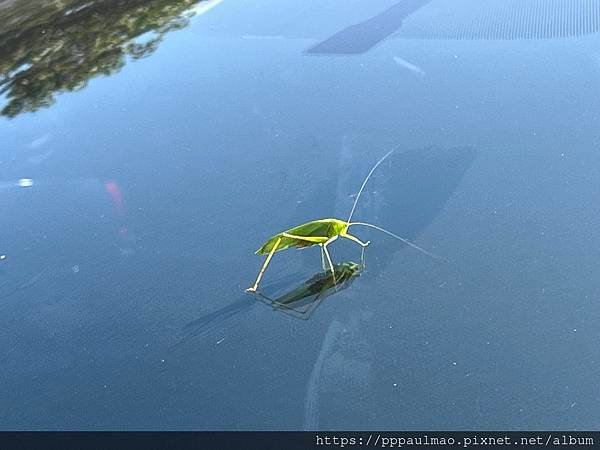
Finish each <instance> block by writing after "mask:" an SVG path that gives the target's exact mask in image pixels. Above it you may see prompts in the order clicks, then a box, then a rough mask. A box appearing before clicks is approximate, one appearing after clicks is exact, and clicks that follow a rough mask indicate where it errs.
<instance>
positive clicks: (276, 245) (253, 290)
mask: <svg viewBox="0 0 600 450" xmlns="http://www.w3.org/2000/svg"><path fill="white" fill-rule="evenodd" d="M280 243H281V238H279V239H277V242H275V245H274V246H273V248H272V249H271V251H270V252H269V255H268V256H267V259H266V260H265V263H264V264H263V266H262V268H261V269H260V272H259V273H258V277H256V281H255V282H254V286H252V287H249V288H248V289H246V292H256V290H257V289H258V283H260V279H261V278H262V276H263V274H264V273H265V270H267V266H268V265H269V263H270V262H271V258H273V254H275V251H277V247H279V244H280Z"/></svg>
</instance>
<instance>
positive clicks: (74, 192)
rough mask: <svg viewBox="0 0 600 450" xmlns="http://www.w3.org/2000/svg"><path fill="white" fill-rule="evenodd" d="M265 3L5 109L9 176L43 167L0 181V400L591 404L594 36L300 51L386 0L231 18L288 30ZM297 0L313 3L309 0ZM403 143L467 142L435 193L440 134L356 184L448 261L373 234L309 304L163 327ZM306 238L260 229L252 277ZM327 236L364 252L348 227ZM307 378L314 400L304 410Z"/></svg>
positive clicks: (85, 411)
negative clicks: (218, 322)
mask: <svg viewBox="0 0 600 450" xmlns="http://www.w3.org/2000/svg"><path fill="white" fill-rule="evenodd" d="M275 3H276V2H260V3H259V4H257V6H256V9H251V8H250V9H248V8H244V7H243V6H238V5H236V4H235V3H234V2H222V3H221V4H219V5H218V6H217V7H215V8H213V9H212V10H210V11H209V12H207V13H206V14H204V15H202V16H200V17H196V18H195V19H193V21H192V24H191V26H190V27H189V28H187V29H185V30H182V31H177V32H173V33H171V34H168V35H167V36H166V37H165V40H164V42H163V43H161V45H160V46H159V48H158V50H157V51H156V53H155V54H153V55H152V56H151V57H149V58H146V59H143V60H140V61H135V62H130V63H128V64H127V65H126V66H125V67H124V68H123V69H122V70H121V71H120V72H119V73H118V74H116V75H114V76H111V77H102V78H96V79H93V80H92V81H91V82H90V83H89V85H88V87H86V88H85V89H84V90H82V91H80V92H76V93H66V94H61V95H60V96H58V98H57V102H56V104H55V105H54V106H52V107H51V108H47V109H41V110H39V111H38V112H36V113H35V114H22V115H20V116H18V117H16V118H15V119H13V120H10V121H8V120H4V119H3V120H2V121H0V135H1V136H2V147H1V148H0V161H1V164H0V174H1V176H0V181H2V182H13V181H17V180H19V179H21V178H31V179H32V180H34V181H35V182H36V184H34V186H32V187H31V188H28V189H5V190H0V206H1V207H2V208H3V210H5V211H10V213H9V214H8V215H7V217H6V218H5V219H4V221H3V222H2V223H1V224H0V228H1V231H2V232H1V233H0V235H1V236H2V237H1V238H0V254H6V255H7V258H6V260H5V261H3V262H2V267H0V269H1V270H2V272H0V285H1V286H2V287H3V289H4V291H5V292H11V294H10V295H8V296H5V297H3V298H2V303H1V304H0V310H1V311H2V314H0V330H2V332H1V334H0V348H1V349H3V350H0V352H1V353H0V360H2V361H3V364H4V366H5V367H6V372H5V373H8V377H7V379H6V380H5V381H4V385H5V386H6V387H7V389H6V390H5V392H7V393H8V394H7V395H8V398H7V399H5V401H6V403H5V404H7V405H8V409H6V411H11V413H10V415H8V414H4V415H3V414H2V413H1V412H0V424H1V425H0V427H2V428H14V427H18V428H37V427H41V428H51V429H52V428H60V429H64V428H71V427H73V428H94V427H113V428H119V429H123V428H125V429H128V428H137V429H139V428H194V429H204V428H209V429H282V428H283V429H299V428H301V427H302V426H303V425H304V424H305V423H306V422H307V421H308V422H310V424H314V421H315V420H317V419H316V418H317V417H318V421H319V425H320V426H322V427H324V428H338V429H340V428H345V429H351V428H354V427H359V426H360V427H361V428H363V429H364V428H365V427H366V428H388V429H391V428H402V429H432V428H433V429H452V428H480V429H484V428H486V429H493V428H500V429H504V428H509V429H534V428H537V429H541V428H559V427H562V428H565V429H568V428H575V427H577V428H585V427H587V428H589V429H592V428H595V427H598V425H599V424H598V422H597V417H600V414H598V413H599V411H598V405H597V402H596V401H595V398H596V396H597V395H596V394H597V387H596V386H597V383H596V380H595V378H596V377H594V376H593V375H592V374H595V373H596V372H597V371H598V361H600V355H599V354H598V348H599V347H598V345H597V339H596V333H595V330H597V329H598V325H600V324H599V323H598V321H599V319H600V317H599V313H600V311H599V310H598V307H597V302H596V292H598V288H599V287H600V286H598V280H600V276H598V275H599V273H598V270H599V268H600V267H599V266H598V261H597V255H596V251H595V250H594V249H596V248H597V247H598V244H599V243H600V242H598V241H599V238H600V236H599V235H598V233H597V230H596V227H595V226H594V224H595V223H597V221H598V217H597V213H596V208H594V205H595V203H596V199H597V198H598V194H599V193H600V185H599V183H598V178H597V176H596V173H597V171H598V166H599V161H598V156H597V151H596V146H597V145H596V144H597V142H598V139H599V138H600V136H599V135H598V133H599V131H598V128H597V124H596V120H595V118H596V117H597V116H598V114H600V109H599V105H598V102H597V101H596V97H595V92H596V90H597V89H596V88H597V83H598V68H597V66H596V62H595V61H596V60H597V55H596V54H595V53H594V51H592V50H590V48H592V47H593V44H594V43H595V39H596V37H594V36H592V37H587V38H584V39H572V40H566V41H551V40H549V41H534V42H527V43H524V42H485V41H477V42H451V41H419V40H400V39H394V40H390V41H386V42H383V43H382V44H380V45H379V46H376V47H375V48H374V49H373V50H371V51H369V52H367V53H365V54H363V55H360V56H357V57H308V56H306V55H305V54H304V51H305V50H306V49H307V48H309V47H310V46H311V45H314V44H315V43H317V42H318V40H320V39H324V38H326V37H328V36H329V35H331V34H333V33H335V32H337V31H339V29H342V28H344V27H345V26H347V25H348V24H350V23H353V22H355V21H356V20H358V19H360V16H361V14H363V13H365V14H364V15H365V16H367V17H370V16H371V15H372V14H373V13H376V12H377V11H380V10H381V9H384V8H385V7H388V6H390V5H391V4H393V2H391V1H390V2H383V1H381V2H378V3H377V5H376V6H377V8H376V7H375V6H362V7H360V8H358V9H353V8H350V7H349V8H348V10H346V9H344V11H340V15H339V23H335V22H336V21H334V20H333V19H332V17H334V16H333V15H332V14H333V13H334V12H336V6H335V5H334V3H333V2H326V3H323V6H322V10H328V11H330V14H329V16H327V17H324V16H315V23H321V21H322V22H323V23H326V24H327V27H326V28H323V30H321V31H319V33H318V34H316V33H315V34H312V31H314V30H312V29H310V27H309V29H308V31H307V33H306V34H305V35H304V36H309V37H303V38H299V39H291V38H285V39H243V38H242V36H245V35H253V36H260V35H284V34H283V33H282V31H281V30H280V29H275V28H269V29H266V28H267V27H266V25H265V28H264V29H263V28H262V27H263V25H260V26H258V25H256V24H259V23H260V24H263V23H266V24H269V23H270V19H272V18H274V17H278V20H279V21H280V22H279V23H293V22H294V17H295V12H292V11H291V10H287V9H286V8H288V7H290V6H291V5H294V4H295V2H292V1H291V0H290V1H288V2H286V3H282V4H279V3H277V4H275ZM314 3H315V2H312V3H311V4H314ZM357 3H358V2H357ZM338 4H339V3H338ZM297 7H298V8H299V10H301V12H302V14H304V15H306V16H308V17H310V15H311V11H310V8H309V7H310V4H306V3H305V2H303V3H302V4H299V5H297ZM361 8H362V9H361ZM365 9H369V11H365ZM371 9H372V10H373V11H371ZM282 12H284V13H285V14H283V15H282ZM350 16H352V17H350ZM363 18H364V17H363ZM273 20H275V19H273ZM286 21H287V22H286ZM307 23H308V22H307ZM307 26H308V25H307ZM314 27H315V29H316V28H318V26H317V25H314ZM214 30H225V31H223V32H222V33H217V32H214V33H213V31H214ZM228 30H234V31H235V33H233V31H232V33H231V34H229V35H228ZM285 36H286V37H287V35H285ZM395 57H397V58H401V59H402V60H404V61H407V62H409V63H410V64H412V65H414V66H415V67H419V68H421V69H422V71H423V72H424V74H425V75H424V76H415V73H414V72H413V71H411V70H407V68H406V67H402V66H399V65H398V63H397V62H396V61H395V59H394V58H395ZM44 136H47V138H44ZM44 139H45V140H44ZM34 142H37V144H34ZM40 142H41V143H40ZM398 144H403V150H406V151H409V150H411V151H413V152H417V153H418V151H419V149H425V148H429V147H430V146H436V147H437V148H440V149H441V153H442V154H444V151H446V150H447V149H450V148H452V147H455V146H470V147H472V148H474V149H475V150H476V158H475V159H474V161H473V162H472V164H471V165H470V166H469V167H468V168H467V169H466V172H465V173H464V176H463V177H462V178H460V179H459V180H457V182H456V183H455V185H454V186H453V187H452V188H451V189H449V190H446V191H445V192H444V193H443V194H444V195H445V196H443V198H444V202H440V204H439V205H437V206H436V208H433V210H427V211H426V212H427V213H428V215H426V214H423V208H427V207H428V206H430V204H431V199H430V198H429V197H428V195H429V194H430V192H431V189H430V188H431V186H432V185H434V186H438V185H439V184H440V183H437V181H438V180H431V179H427V176H426V175H427V174H431V173H435V174H444V173H446V172H445V168H444V167H443V166H440V164H441V163H439V164H438V165H437V166H436V164H435V163H436V161H437V160H436V159H435V158H434V157H432V158H433V159H427V160H425V161H421V160H419V158H415V159H414V160H412V161H413V165H412V166H410V167H409V168H404V167H401V166H399V165H398V164H397V163H395V164H392V165H389V166H386V167H383V166H382V169H383V170H382V171H381V172H380V173H379V175H378V177H376V178H374V180H373V181H374V183H373V184H372V185H370V187H369V189H368V191H369V193H367V194H368V195H366V196H365V199H366V200H368V202H367V203H365V204H363V205H362V209H361V208H359V209H358V210H357V214H358V216H357V219H362V220H365V221H369V222H371V221H375V219H378V220H381V221H385V220H386V219H389V220H390V221H392V219H390V218H394V217H401V216H402V215H403V214H405V215H408V216H415V215H417V216H418V215H419V214H421V215H423V216H427V217H428V219H429V220H428V221H427V222H423V223H422V224H421V226H420V228H419V229H411V232H412V233H413V236H411V237H412V238H413V239H415V241H416V243H417V244H418V245H420V246H423V247H424V248H427V249H430V250H432V251H434V252H435V253H437V254H440V255H443V256H444V257H446V258H448V259H449V260H450V261H451V263H449V264H445V265H444V264H441V265H440V264H436V263H435V262H432V261H431V260H429V259H427V258H426V257H423V256H422V255H419V254H418V253H417V252H413V251H411V250H410V249H406V248H401V247H397V248H396V249H395V251H394V252H389V251H388V250H387V249H388V246H389V245H390V242H389V241H387V240H386V237H385V236H383V235H381V236H380V235H375V234H371V235H369V239H371V240H372V242H373V243H372V245H371V247H370V248H369V249H368V250H369V251H368V252H367V269H366V271H365V273H364V274H363V275H361V277H360V279H358V280H357V281H356V282H355V283H354V284H353V286H352V287H351V288H349V289H347V290H345V291H344V292H342V293H340V294H339V295H336V296H333V297H332V298H331V299H328V301H326V302H324V303H323V305H322V306H320V307H319V310H318V311H317V312H316V313H315V316H314V317H313V318H311V320H309V321H307V322H302V323H300V322H299V321H295V320H294V319H291V318H288V317H285V316H284V315H282V314H271V313H270V311H267V310H266V308H251V309H250V310H249V311H247V312H244V313H243V314H240V315H238V316H236V317H234V318H231V320H230V321H227V322H223V326H222V327H221V328H218V329H215V330H213V331H211V332H210V333H209V334H207V335H203V336H200V337H198V339H196V340H190V341H188V342H187V343H186V345H185V346H182V347H180V348H178V349H177V351H173V352H168V351H167V350H166V349H168V348H169V346H171V345H172V344H174V343H175V342H176V340H177V337H178V334H177V333H178V332H179V331H180V330H181V329H182V327H184V326H185V324H187V323H189V322H190V321H191V320H193V319H195V318H198V317H201V316H203V315H204V314H207V313H210V312H212V311H215V310H218V309H219V308H222V307H225V306H227V305H229V304H231V303H233V302H235V301H237V300H238V299H239V298H240V295H241V294H242V290H243V288H245V287H247V286H248V284H249V283H251V282H252V280H253V279H254V277H255V276H256V271H257V270H258V268H259V267H260V262H261V259H260V258H259V257H257V256H256V255H254V254H253V252H254V250H255V249H256V248H257V247H258V245H259V244H260V243H261V242H262V241H263V240H264V239H265V238H267V237H269V236H270V235H271V234H274V233H275V232H278V231H280V230H281V229H283V228H286V227H289V226H293V225H296V224H297V223H300V222H301V221H304V220H311V219H315V218H319V217H324V216H327V215H329V214H331V213H332V211H335V212H336V214H338V213H339V214H341V213H342V212H343V211H345V210H346V209H347V205H351V198H349V197H348V196H349V195H351V194H352V193H354V192H355V190H356V188H357V187H358V186H359V185H360V182H361V181H362V177H364V175H365V174H366V172H368V170H369V168H370V167H371V166H372V164H373V163H374V162H375V161H376V160H377V159H378V158H379V157H380V156H381V155H382V154H384V153H385V152H386V151H387V150H388V149H389V148H391V147H392V146H395V145H398ZM423 154H424V155H429V154H430V153H427V152H423ZM431 154H433V155H436V154H437V153H435V152H431ZM43 155H47V156H46V157H44V156H43ZM32 158H33V159H32ZM424 158H425V156H424ZM401 160H402V159H401V158H400V159H398V160H396V161H401ZM440 161H445V160H444V159H441V160H440ZM421 163H422V164H421ZM428 164H429V165H428ZM432 165H433V166H434V168H435V169H436V170H433V171H425V170H423V172H419V170H420V168H422V167H432ZM341 168H344V170H343V171H342V170H341ZM407 171H408V172H407ZM348 174H350V175H348ZM419 174H425V175H423V176H422V177H421V178H422V183H423V184H422V186H423V188H422V189H419V186H418V184H417V183H418V181H419ZM390 179H391V180H393V182H385V181H384V180H390ZM407 179H410V180H411V181H413V182H414V184H413V185H411V190H410V192H413V193H414V198H407V196H406V190H403V189H402V186H403V185H402V183H403V182H405V181H406V180H407ZM38 180H39V181H40V182H39V183H37V181H38ZM78 180H80V181H81V180H88V181H81V183H78V182H77V181H78ZM108 180H115V181H116V182H118V185H119V186H120V190H121V192H122V194H123V198H124V201H125V204H126V207H127V212H126V214H125V215H124V217H118V216H117V215H116V214H114V211H113V209H112V206H111V203H110V200H109V199H107V195H106V192H105V190H104V186H105V184H104V183H105V182H106V181H108ZM42 181H44V182H45V183H42ZM352 185H354V186H355V188H354V189H352ZM346 186H348V188H346ZM377 192H383V194H381V195H385V198H384V200H385V201H383V200H378V199H381V197H378V195H379V194H378V193H377ZM369 199H370V200H369ZM369 202H370V203H369ZM378 205H382V206H378ZM390 210H393V211H391V212H390ZM374 216H377V217H374ZM398 222H400V221H398ZM378 224H380V225H382V226H384V227H386V228H389V229H391V230H392V231H397V232H399V233H401V232H402V231H403V230H402V229H398V228H399V227H402V226H403V225H402V224H401V223H383V222H378ZM122 228H126V230H127V238H124V237H123V234H122V233H121V232H120V230H121V229H122ZM363 237H364V236H363ZM123 249H133V250H134V251H133V252H124V251H123ZM311 252H312V250H310V249H309V250H304V251H303V253H302V252H292V251H289V252H283V253H281V254H278V255H276V257H275V258H274V260H273V263H272V267H270V269H269V272H267V275H266V276H265V277H266V279H267V278H270V279H271V280H272V281H273V280H277V279H278V278H280V277H283V276H285V275H286V274H288V273H296V272H302V273H304V274H306V275H308V276H310V274H311V273H314V271H317V270H319V269H320V260H319V254H318V252H317V251H315V252H312V253H311ZM332 255H338V258H353V257H355V256H356V255H355V253H353V251H352V249H350V248H346V247H344V246H343V245H340V246H337V244H336V247H335V248H333V249H332ZM383 260H385V261H386V264H382V263H381V261H383ZM74 265H77V266H78V268H79V271H78V272H77V273H76V274H75V273H74V272H73V271H72V270H71V268H72V267H73V266H74ZM249 301H250V299H249ZM334 324H335V325H334ZM338 324H339V325H338ZM328 330H330V331H329V333H328ZM331 330H333V331H331ZM223 338H224V340H223ZM217 342H220V343H218V344H217ZM319 355H325V356H327V358H325V356H323V357H319ZM307 392H308V394H307ZM307 395H308V396H309V398H308V399H307ZM574 403H575V405H574V406H571V405H573V404H574ZM307 404H310V405H311V408H317V407H318V408H319V410H318V411H319V412H318V414H317V413H315V412H314V410H313V409H311V412H310V414H309V416H310V417H309V419H310V420H309V419H307V418H306V417H307V416H306V411H305V406H306V405H307ZM314 405H317V406H314ZM71 414H72V415H71Z"/></svg>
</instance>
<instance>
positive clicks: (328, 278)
mask: <svg viewBox="0 0 600 450" xmlns="http://www.w3.org/2000/svg"><path fill="white" fill-rule="evenodd" d="M364 268H365V264H364V259H363V260H361V262H360V263H356V262H353V261H346V262H341V263H338V264H335V265H334V270H335V276H334V273H333V272H332V271H331V270H330V269H327V270H324V271H322V272H319V273H316V274H315V275H313V276H311V277H310V278H308V279H306V280H304V281H302V282H300V283H298V282H297V281H294V280H293V279H294V278H295V277H294V276H293V275H288V276H286V277H284V278H282V279H280V280H278V281H277V282H274V283H270V284H269V285H268V286H267V287H266V291H264V292H263V291H258V292H256V293H254V294H253V295H254V297H255V298H256V300H257V301H256V302H252V301H249V300H248V295H244V296H243V297H242V298H240V299H239V300H237V301H235V302H234V303H232V304H230V305H227V306H224V307H223V308H220V309H218V310H217V311H214V312H212V313H209V314H207V315H205V316H203V317H200V318H199V319H196V320H193V321H191V322H189V323H188V324H187V325H185V326H184V327H183V329H182V334H183V337H182V338H181V339H180V340H179V341H178V342H177V343H176V344H174V345H173V346H172V347H171V348H175V347H178V346H180V345H181V344H183V343H185V342H187V341H189V340H190V339H193V338H194V337H196V336H200V335H203V334H205V333H208V332H209V331H211V330H214V329H216V328H218V327H219V325H221V324H222V323H223V322H225V321H226V320H228V319H229V318H232V317H234V316H236V315H238V314H239V313H241V312H244V311H248V310H250V309H251V308H254V306H255V305H257V304H259V303H263V304H265V305H267V306H270V307H271V308H272V309H273V310H276V311H279V312H282V313H284V314H287V315H289V316H292V317H295V318H298V319H303V320H307V319H309V318H310V317H311V316H312V314H313V313H314V312H315V310H316V309H317V307H318V306H319V305H320V304H321V303H322V302H323V300H324V299H325V298H327V297H330V296H332V295H334V294H337V293H339V292H341V291H343V290H344V289H347V288H349V287H350V286H351V285H352V283H353V282H354V280H355V279H356V278H358V277H359V276H360V274H361V273H362V272H363V270H364ZM290 285H291V286H292V287H291V288H290Z"/></svg>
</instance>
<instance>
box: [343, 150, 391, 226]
mask: <svg viewBox="0 0 600 450" xmlns="http://www.w3.org/2000/svg"><path fill="white" fill-rule="evenodd" d="M395 151H396V149H392V150H390V151H389V152H387V153H386V154H385V155H383V157H382V158H381V159H380V160H379V161H377V164H375V165H374V166H373V168H372V169H371V171H370V172H369V175H367V178H365V181H363V184H362V186H361V187H360V190H359V191H358V194H357V195H356V198H355V199H354V205H352V209H351V210H350V215H349V216H348V220H347V221H346V222H348V223H350V220H351V219H352V214H354V210H355V209H356V204H357V203H358V199H359V198H360V194H362V191H363V189H364V188H365V186H366V185H367V181H369V178H371V175H373V172H375V169H377V167H378V166H379V164H381V163H382V162H383V161H384V160H385V159H386V158H387V157H388V156H390V155H391V154H392V153H394V152H395Z"/></svg>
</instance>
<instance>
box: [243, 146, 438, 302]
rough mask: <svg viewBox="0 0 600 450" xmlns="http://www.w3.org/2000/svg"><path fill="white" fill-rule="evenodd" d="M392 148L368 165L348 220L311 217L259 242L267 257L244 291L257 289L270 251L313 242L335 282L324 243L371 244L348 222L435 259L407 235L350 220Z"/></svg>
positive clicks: (434, 256)
mask: <svg viewBox="0 0 600 450" xmlns="http://www.w3.org/2000/svg"><path fill="white" fill-rule="evenodd" d="M393 152H394V150H391V151H389V152H388V153H386V154H385V155H384V156H383V157H382V158H381V159H380V160H379V161H377V163H376V164H375V165H374V166H373V168H372V169H371V171H370V172H369V174H368V175H367V177H366V178H365V181H363V184H362V186H361V187H360V190H359V191H358V194H357V195H356V198H355V199H354V204H353V205H352V209H351V210H350V215H349V216H348V220H345V221H344V220H340V219H319V220H312V221H310V222H306V223H303V224H302V225H298V226H296V227H293V228H290V229H288V230H285V231H282V232H281V233H278V234H276V235H275V236H273V237H271V238H269V239H268V240H267V241H266V242H265V243H264V244H263V245H262V247H260V248H259V249H258V250H257V251H256V254H257V255H267V259H266V260H265V262H264V264H263V266H262V268H261V269H260V272H259V273H258V277H257V278H256V281H255V282H254V285H253V286H251V287H249V288H248V289H246V291H247V292H256V290H257V289H258V284H259V283H260V280H261V278H262V276H263V274H264V273H265V270H267V266H268V265H269V263H270V262H271V258H273V255H274V254H275V252H279V251H281V250H285V249H288V248H292V247H294V248H299V249H301V248H305V247H311V246H313V245H318V246H319V247H320V248H321V263H322V265H323V268H325V259H327V264H328V266H329V270H331V273H332V275H333V279H334V283H335V271H334V267H333V262H332V260H331V256H330V255H329V250H328V249H327V246H328V245H329V244H331V243H332V242H334V241H335V240H336V239H338V238H340V237H342V238H345V239H349V240H351V241H353V242H356V243H357V244H358V245H360V246H361V247H362V251H363V252H364V249H365V247H367V246H368V245H369V244H370V241H367V242H363V241H361V240H360V239H358V238H357V237H356V236H353V235H351V234H349V233H348V228H350V227H351V226H354V225H362V226H365V227H370V228H374V229H376V230H379V231H382V232H383V233H385V234H387V235H389V236H391V237H393V238H395V239H398V240H400V241H402V242H404V243H405V244H406V245H409V246H410V247H412V248H414V249H416V250H419V251H420V252H422V253H424V254H426V255H428V256H431V257H432V258H435V259H438V258H439V257H438V256H436V255H434V254H432V253H429V252H428V251H426V250H423V249H422V248H421V247H418V246H417V245H415V244H413V243H412V242H410V241H408V240H407V239H404V238H402V237H400V236H398V235H396V234H394V233H392V232H391V231H388V230H385V229H383V228H381V227H378V226H377V225H373V224H370V223H365V222H351V220H352V215H353V214H354V210H355V209H356V205H357V203H358V200H359V199H360V195H361V194H362V192H363V190H364V188H365V186H366V184H367V181H369V178H371V175H373V172H375V169H377V167H379V165H380V164H381V163H382V162H383V161H384V160H385V159H386V158H387V157H388V156H390V155H391V154H392V153H393Z"/></svg>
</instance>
